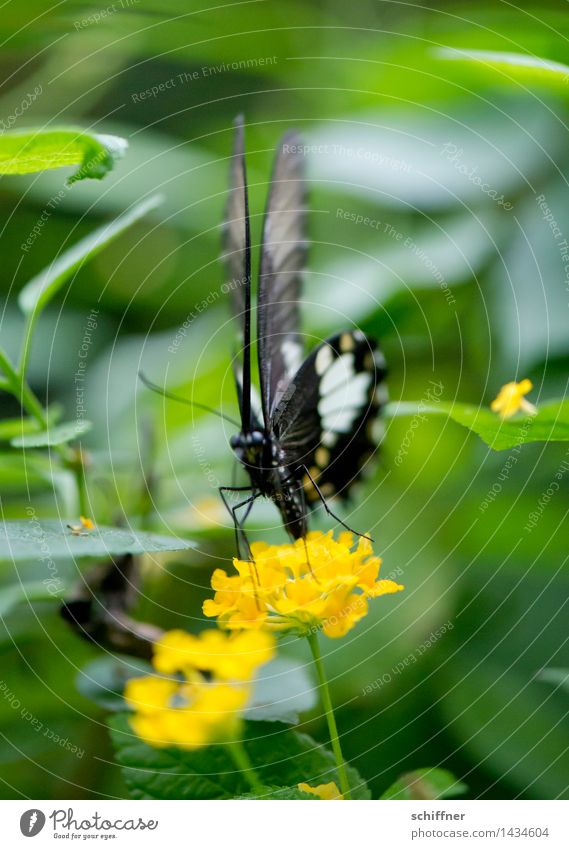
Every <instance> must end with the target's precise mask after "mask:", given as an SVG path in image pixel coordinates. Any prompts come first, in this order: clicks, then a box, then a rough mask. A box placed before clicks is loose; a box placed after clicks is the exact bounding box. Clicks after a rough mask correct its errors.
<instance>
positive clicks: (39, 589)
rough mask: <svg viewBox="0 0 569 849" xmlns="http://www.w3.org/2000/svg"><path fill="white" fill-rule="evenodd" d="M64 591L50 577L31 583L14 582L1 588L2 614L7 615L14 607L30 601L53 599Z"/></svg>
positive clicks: (0, 609) (0, 608) (0, 611)
mask: <svg viewBox="0 0 569 849" xmlns="http://www.w3.org/2000/svg"><path fill="white" fill-rule="evenodd" d="M62 593H63V587H59V586H56V585H55V583H54V581H53V580H52V579H50V578H48V579H46V580H45V581H34V582H32V583H29V584H13V585H12V586H9V587H2V588H1V589H0V616H6V614H7V613H9V612H10V611H11V610H12V609H13V608H14V607H16V606H17V605H19V604H24V603H27V602H30V601H51V600H52V599H54V598H58V597H59V596H60V595H61V594H62Z"/></svg>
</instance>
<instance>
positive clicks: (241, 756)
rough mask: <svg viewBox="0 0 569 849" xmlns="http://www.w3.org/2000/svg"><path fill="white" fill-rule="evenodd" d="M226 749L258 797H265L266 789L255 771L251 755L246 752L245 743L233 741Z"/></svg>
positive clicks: (227, 744)
mask: <svg viewBox="0 0 569 849" xmlns="http://www.w3.org/2000/svg"><path fill="white" fill-rule="evenodd" d="M225 745H226V748H227V750H228V752H229V754H230V755H231V757H232V758H233V763H234V764H235V766H236V767H237V769H238V770H239V771H240V772H242V773H243V775H244V776H245V778H246V780H247V782H248V784H249V787H250V788H251V790H252V791H253V793H254V794H255V795H256V796H264V794H265V788H264V787H263V785H262V784H261V781H260V780H259V776H258V775H257V773H256V772H255V770H254V769H253V766H252V764H251V761H250V760H249V755H248V754H247V752H246V751H245V747H244V745H243V743H241V741H239V740H233V741H232V742H231V743H226V744H225Z"/></svg>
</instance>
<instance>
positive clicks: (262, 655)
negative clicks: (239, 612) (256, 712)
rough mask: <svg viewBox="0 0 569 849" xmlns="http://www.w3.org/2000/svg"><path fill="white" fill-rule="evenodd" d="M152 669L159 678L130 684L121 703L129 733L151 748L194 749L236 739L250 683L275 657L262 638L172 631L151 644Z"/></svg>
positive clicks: (270, 645) (269, 639)
mask: <svg viewBox="0 0 569 849" xmlns="http://www.w3.org/2000/svg"><path fill="white" fill-rule="evenodd" d="M154 650H155V653H154V657H153V661H152V663H153V666H154V668H155V669H156V671H157V672H159V673H161V674H162V675H167V676H173V675H176V676H177V677H176V678H173V677H159V676H157V675H150V676H146V677H144V678H131V679H130V680H129V681H128V682H127V685H126V687H125V693H124V697H125V700H126V702H127V704H128V705H129V707H130V708H131V709H132V710H133V711H134V713H133V715H132V717H131V719H130V723H131V726H132V728H133V730H134V731H135V732H136V734H138V736H139V737H141V738H142V739H143V740H145V741H146V742H147V743H149V744H150V745H151V746H179V747H181V748H183V749H196V748H199V747H201V746H205V745H208V744H209V743H217V742H223V741H228V740H231V739H234V738H235V737H236V736H237V735H238V734H239V730H240V724H241V715H242V713H243V710H244V708H245V707H246V705H247V702H248V701H249V697H250V695H251V679H252V678H253V677H254V674H255V672H256V670H257V668H258V667H259V666H261V665H262V664H263V663H266V662H267V661H269V660H270V659H271V658H272V657H273V656H274V653H275V641H274V638H273V636H272V635H271V634H267V633H265V632H243V633H241V634H226V633H222V632H221V631H215V630H207V631H202V633H201V634H200V635H199V636H197V637H195V636H193V635H192V634H187V633H186V632H185V631H170V632H168V633H167V634H165V635H164V637H163V638H162V639H161V640H160V641H159V642H158V643H156V644H155V647H154Z"/></svg>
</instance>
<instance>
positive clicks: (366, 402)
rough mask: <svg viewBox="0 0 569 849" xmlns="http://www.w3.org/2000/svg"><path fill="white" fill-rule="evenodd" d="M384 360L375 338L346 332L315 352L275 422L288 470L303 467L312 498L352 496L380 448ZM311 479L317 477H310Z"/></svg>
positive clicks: (283, 401)
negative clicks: (364, 467) (379, 428)
mask: <svg viewBox="0 0 569 849" xmlns="http://www.w3.org/2000/svg"><path fill="white" fill-rule="evenodd" d="M385 376H386V370H385V360H384V358H383V355H382V354H381V352H380V351H379V350H378V348H377V345H376V343H375V341H374V340H371V339H369V338H368V337H366V336H365V335H364V334H363V333H361V332H360V331H354V332H352V331H346V332H344V333H339V334H336V335H335V336H332V337H331V338H330V339H327V340H326V341H325V342H323V343H322V344H321V345H319V346H318V347H317V348H315V349H314V351H312V353H311V354H310V355H309V356H308V357H307V359H306V360H305V362H304V363H303V364H302V366H301V367H300V369H299V370H298V372H297V374H296V375H295V376H294V378H293V379H292V381H291V383H290V384H289V386H288V388H287V390H286V392H285V394H284V396H283V397H282V399H281V401H280V403H279V405H278V407H277V409H276V410H275V415H274V417H273V420H272V426H273V431H274V433H275V438H277V439H278V441H279V444H280V446H281V449H282V451H283V455H284V460H283V462H284V464H285V466H286V467H287V468H289V469H297V470H298V469H303V470H304V474H302V475H300V474H299V478H300V479H302V482H303V485H304V488H305V494H306V497H307V499H308V501H309V502H316V501H317V500H318V499H319V498H320V496H319V494H318V492H317V490H316V489H315V487H314V486H313V484H312V480H314V481H316V483H317V484H318V487H319V489H320V491H321V493H322V495H323V496H324V497H328V496H332V495H336V494H338V495H341V496H343V497H345V496H347V494H348V492H349V489H350V486H351V484H352V483H353V482H354V481H355V480H357V478H358V477H359V476H360V474H361V472H362V468H363V466H364V465H365V463H366V461H367V459H368V458H369V457H370V456H371V454H372V453H373V451H374V450H375V449H376V448H377V445H378V438H379V434H378V433H377V432H376V427H374V425H376V423H377V420H378V416H379V413H380V412H381V407H382V406H383V404H384V403H385V401H386V400H387V391H386V386H385V382H384V381H385ZM311 479H312V480H311Z"/></svg>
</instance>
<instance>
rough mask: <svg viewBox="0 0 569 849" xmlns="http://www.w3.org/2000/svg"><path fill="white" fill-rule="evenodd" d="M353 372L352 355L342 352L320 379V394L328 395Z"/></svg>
mask: <svg viewBox="0 0 569 849" xmlns="http://www.w3.org/2000/svg"><path fill="white" fill-rule="evenodd" d="M319 374H320V372H319ZM353 374H354V355H353V354H352V353H349V354H342V356H341V357H338V359H337V360H335V361H334V362H333V363H332V365H331V366H330V368H329V369H327V371H326V374H324V375H323V377H322V380H321V381H320V395H328V394H329V393H330V392H333V391H334V390H335V389H337V388H338V387H339V386H341V385H342V384H343V383H346V381H348V380H349V379H350V378H351V377H352V375H353Z"/></svg>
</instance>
